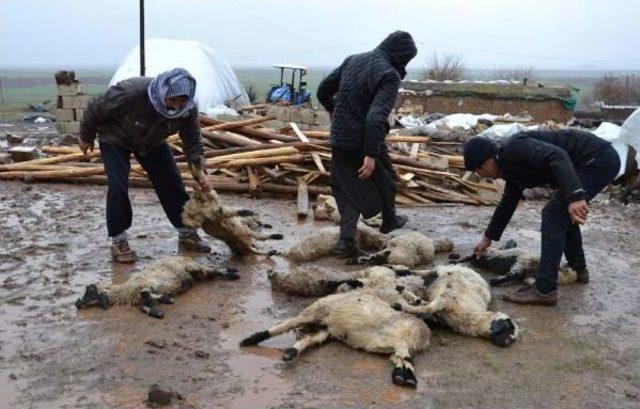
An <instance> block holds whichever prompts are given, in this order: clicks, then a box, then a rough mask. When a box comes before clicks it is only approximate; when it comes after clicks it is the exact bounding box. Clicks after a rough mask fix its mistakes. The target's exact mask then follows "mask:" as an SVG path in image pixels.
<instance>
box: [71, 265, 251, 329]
mask: <svg viewBox="0 0 640 409" xmlns="http://www.w3.org/2000/svg"><path fill="white" fill-rule="evenodd" d="M214 278H222V279H226V280H237V279H238V278H240V277H239V276H238V274H237V271H236V270H235V269H233V268H226V269H224V268H213V267H209V266H205V265H203V264H200V263H197V262H195V261H193V260H192V259H190V258H189V257H180V256H172V257H167V258H165V259H163V260H160V261H158V262H156V263H153V264H151V265H149V266H147V267H145V268H144V269H143V270H141V271H139V272H136V273H134V274H132V275H131V276H130V277H129V279H128V280H127V281H125V282H124V283H122V284H111V283H108V282H101V283H98V284H91V285H88V286H87V287H86V289H85V293H84V295H83V296H82V298H80V299H78V300H77V301H76V307H77V308H78V309H81V308H86V307H89V306H94V305H98V306H100V307H102V308H105V309H106V308H108V307H109V306H112V305H137V306H139V307H140V309H141V310H142V312H144V313H145V314H147V315H149V316H150V317H154V318H162V317H163V316H164V313H163V312H162V311H160V310H158V309H157V308H156V304H158V303H161V304H173V298H172V297H173V296H175V295H177V294H180V293H183V292H185V291H186V290H188V289H189V288H191V287H192V286H193V284H194V283H195V282H197V281H206V280H212V279H214Z"/></svg>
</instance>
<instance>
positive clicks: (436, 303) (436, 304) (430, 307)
mask: <svg viewBox="0 0 640 409" xmlns="http://www.w3.org/2000/svg"><path fill="white" fill-rule="evenodd" d="M391 307H393V309H394V310H397V311H403V312H406V313H409V314H423V313H424V314H435V313H436V312H438V311H442V310H443V309H444V302H443V301H442V299H435V300H433V301H431V302H430V303H429V304H425V305H409V304H408V303H407V302H406V301H405V300H400V301H399V302H397V303H394V304H393V305H392V306H391Z"/></svg>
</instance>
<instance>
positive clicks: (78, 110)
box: [75, 108, 84, 122]
mask: <svg viewBox="0 0 640 409" xmlns="http://www.w3.org/2000/svg"><path fill="white" fill-rule="evenodd" d="M75 111H76V114H75V120H76V121H78V122H82V118H84V109H81V108H76V109H75Z"/></svg>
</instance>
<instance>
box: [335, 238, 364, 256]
mask: <svg viewBox="0 0 640 409" xmlns="http://www.w3.org/2000/svg"><path fill="white" fill-rule="evenodd" d="M332 254H333V255H334V256H338V257H359V256H360V255H362V252H361V251H360V249H359V248H358V246H356V242H355V240H354V239H343V238H340V240H338V244H336V246H335V247H334V248H333V252H332Z"/></svg>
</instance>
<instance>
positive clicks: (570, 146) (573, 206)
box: [464, 129, 620, 305]
mask: <svg viewBox="0 0 640 409" xmlns="http://www.w3.org/2000/svg"><path fill="white" fill-rule="evenodd" d="M464 162H465V168H466V169H467V170H469V171H475V172H476V173H477V174H478V175H480V176H481V177H486V178H492V179H495V178H502V179H504V180H505V182H506V185H505V189H504V194H503V195H502V199H501V200H500V203H499V204H498V206H497V207H496V209H495V211H494V213H493V217H492V218H491V222H490V223H489V226H488V227H487V229H486V231H485V232H484V235H483V237H482V239H481V240H480V242H479V243H478V244H477V245H476V246H475V248H474V251H475V253H476V254H477V255H478V256H480V255H481V254H482V253H483V252H484V251H485V250H486V249H487V248H488V247H489V246H490V245H491V242H492V241H498V240H500V237H501V236H502V232H503V231H504V229H505V228H506V226H507V224H508V223H509V221H510V220H511V216H512V215H513V213H514V211H515V209H516V206H517V205H518V202H519V200H520V197H521V196H522V191H523V190H524V189H525V188H532V187H538V186H551V187H554V188H556V189H557V191H556V192H555V193H554V194H553V195H552V196H551V199H550V200H549V202H548V203H547V204H546V206H545V207H544V208H543V209H542V226H541V233H542V234H541V252H540V264H539V266H538V269H537V271H536V274H535V278H536V281H535V285H533V286H525V287H522V288H520V289H519V290H517V291H515V292H514V293H512V294H509V295H505V296H504V299H505V300H507V301H511V302H516V303H522V304H538V305H556V304H557V301H558V291H557V288H558V283H557V281H558V268H559V266H560V260H561V258H562V254H563V253H564V255H565V258H566V259H567V264H568V266H569V267H571V268H573V269H574V270H575V271H576V272H577V273H578V282H580V283H587V282H589V272H588V270H587V265H586V261H585V257H584V251H583V248H582V236H581V233H580V225H581V224H584V223H585V222H586V220H587V215H588V214H589V206H588V202H589V201H590V200H591V199H592V198H593V197H594V196H595V195H597V194H598V193H599V192H600V191H601V190H602V189H604V188H605V187H606V186H607V185H608V184H609V183H611V182H612V181H613V180H614V178H615V177H616V175H617V174H618V171H619V170H620V159H619V157H618V154H617V153H616V151H615V149H614V148H613V147H612V146H611V144H610V143H609V142H606V141H605V140H603V139H600V138H598V137H597V136H595V135H593V134H590V133H588V132H582V131H578V130H570V129H566V130H560V131H529V132H521V133H518V134H516V135H513V136H511V137H509V138H506V139H504V140H502V142H500V143H498V142H495V141H493V140H491V139H488V138H484V137H474V138H471V139H470V140H469V141H467V143H466V144H465V146H464Z"/></svg>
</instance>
